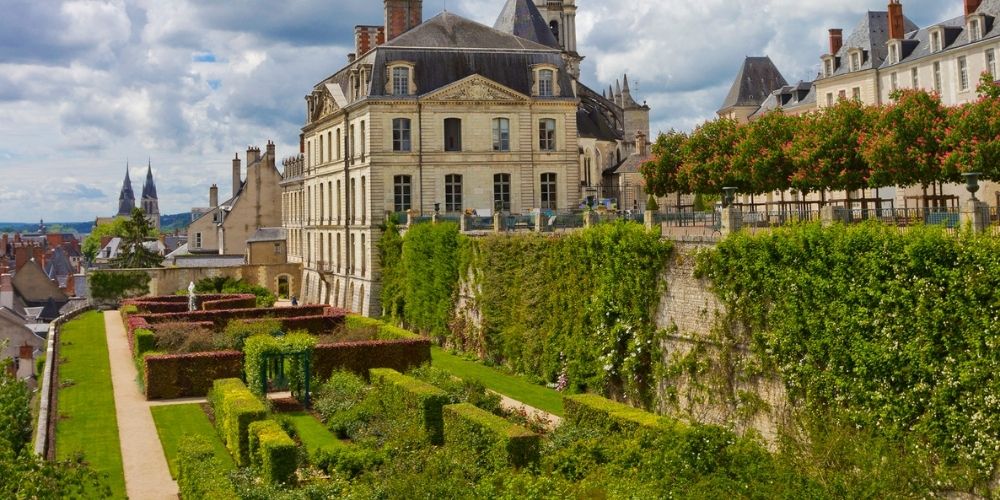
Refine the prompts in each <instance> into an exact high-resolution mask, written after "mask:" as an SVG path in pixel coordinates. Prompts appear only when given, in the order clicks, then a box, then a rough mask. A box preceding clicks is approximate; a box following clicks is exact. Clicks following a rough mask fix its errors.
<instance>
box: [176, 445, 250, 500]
mask: <svg viewBox="0 0 1000 500" xmlns="http://www.w3.org/2000/svg"><path fill="white" fill-rule="evenodd" d="M177 486H178V489H179V490H180V496H181V498H185V499H188V498H198V499H200V498H205V499H208V498H211V499H220V500H226V499H236V498H239V497H237V495H236V491H235V490H234V489H233V484H232V483H231V482H230V481H229V478H228V477H227V471H226V468H225V466H224V465H223V464H222V463H221V461H220V460H219V459H218V458H216V456H215V453H214V452H213V450H212V446H211V445H210V444H209V443H206V442H204V441H202V440H199V439H198V438H197V437H195V436H184V437H183V438H181V442H180V444H179V445H178V448H177Z"/></svg>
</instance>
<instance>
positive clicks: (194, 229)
mask: <svg viewBox="0 0 1000 500" xmlns="http://www.w3.org/2000/svg"><path fill="white" fill-rule="evenodd" d="M246 160H247V168H246V180H244V179H243V172H242V169H243V167H242V163H241V161H240V157H239V155H238V154H237V155H236V157H235V158H233V167H232V175H233V177H232V178H233V190H232V193H233V194H232V197H230V198H229V199H228V200H225V201H223V202H221V203H220V202H219V188H218V186H215V185H212V187H210V188H209V195H208V204H209V206H208V207H207V208H195V209H192V214H193V217H195V220H194V221H193V222H192V223H191V225H190V226H188V243H187V250H188V251H189V252H190V253H191V254H209V253H210V254H218V255H240V256H241V255H246V253H247V240H248V239H250V237H251V236H253V235H254V234H255V233H256V232H257V230H258V229H260V228H264V227H276V226H277V227H280V226H281V186H280V183H281V173H280V172H278V169H277V167H275V146H274V143H273V142H271V141H268V143H267V149H266V150H265V151H264V153H263V154H261V151H260V148H254V147H251V148H249V149H247V158H246Z"/></svg>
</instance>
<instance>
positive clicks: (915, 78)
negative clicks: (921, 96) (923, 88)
mask: <svg viewBox="0 0 1000 500" xmlns="http://www.w3.org/2000/svg"><path fill="white" fill-rule="evenodd" d="M910 83H911V84H913V89H914V90H916V89H919V88H920V68H913V69H911V70H910Z"/></svg>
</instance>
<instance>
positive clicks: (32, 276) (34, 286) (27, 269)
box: [12, 260, 69, 305]
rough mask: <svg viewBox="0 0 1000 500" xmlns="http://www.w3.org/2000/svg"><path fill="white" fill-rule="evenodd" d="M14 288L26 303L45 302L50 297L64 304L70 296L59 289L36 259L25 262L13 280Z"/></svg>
mask: <svg viewBox="0 0 1000 500" xmlns="http://www.w3.org/2000/svg"><path fill="white" fill-rule="evenodd" d="M12 283H13V285H14V290H15V291H16V292H17V294H18V295H20V296H21V297H22V298H23V299H24V301H25V302H26V303H28V304H29V305H31V304H45V303H46V302H48V300H49V299H55V301H56V302H57V303H60V304H64V303H66V301H68V300H69V297H67V296H66V294H65V293H63V291H62V290H60V289H59V287H57V286H56V285H55V284H54V283H52V281H51V280H49V277H48V276H46V275H45V272H43V271H42V267H41V266H40V265H39V264H38V263H37V262H35V261H34V260H32V261H30V262H28V263H27V264H25V266H24V267H22V268H21V270H20V271H18V272H17V274H15V275H14V279H13V281H12Z"/></svg>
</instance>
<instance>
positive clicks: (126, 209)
mask: <svg viewBox="0 0 1000 500" xmlns="http://www.w3.org/2000/svg"><path fill="white" fill-rule="evenodd" d="M133 208H135V193H134V192H133V191H132V179H131V178H130V177H129V173H128V166H126V167H125V180H124V181H122V190H121V193H119V194H118V215H125V216H128V215H132V209H133Z"/></svg>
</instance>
